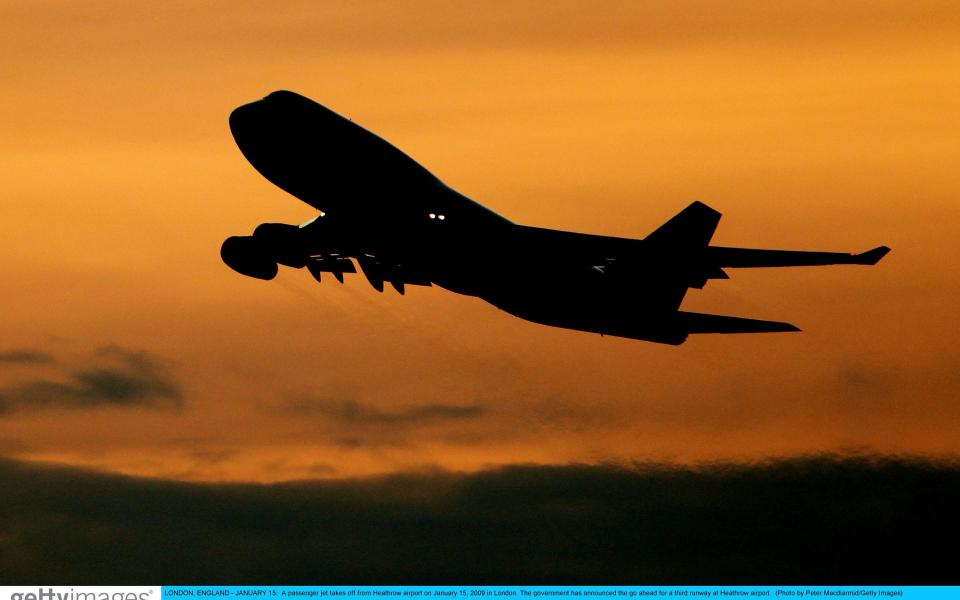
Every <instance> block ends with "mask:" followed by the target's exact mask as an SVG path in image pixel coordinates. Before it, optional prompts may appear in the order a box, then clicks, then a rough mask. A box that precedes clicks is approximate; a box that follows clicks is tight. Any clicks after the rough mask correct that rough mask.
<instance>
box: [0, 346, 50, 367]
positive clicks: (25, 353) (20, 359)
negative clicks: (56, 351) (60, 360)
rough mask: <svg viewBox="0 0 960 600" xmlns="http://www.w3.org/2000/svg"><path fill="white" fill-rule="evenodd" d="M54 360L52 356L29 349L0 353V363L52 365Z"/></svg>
mask: <svg viewBox="0 0 960 600" xmlns="http://www.w3.org/2000/svg"><path fill="white" fill-rule="evenodd" d="M54 362H56V359H55V358H54V357H53V355H52V354H49V353H47V352H43V351H41V350H33V349H30V348H17V349H13V350H4V351H0V363H20V364H52V363H54Z"/></svg>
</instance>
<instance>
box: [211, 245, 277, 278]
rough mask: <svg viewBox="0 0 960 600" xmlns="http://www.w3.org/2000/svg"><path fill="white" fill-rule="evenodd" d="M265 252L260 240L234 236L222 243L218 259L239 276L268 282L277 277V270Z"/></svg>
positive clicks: (275, 263) (273, 261)
mask: <svg viewBox="0 0 960 600" xmlns="http://www.w3.org/2000/svg"><path fill="white" fill-rule="evenodd" d="M265 250H266V249H265V248H264V247H263V244H262V243H261V240H258V239H257V238H255V237H253V236H249V235H235V236H231V237H228V238H227V239H226V240H224V241H223V245H222V246H220V258H222V259H223V262H225V263H226V264H227V266H228V267H230V268H231V269H233V270H234V271H236V272H237V273H240V274H241V275H246V276H247V277H255V278H256V279H266V280H269V279H273V278H274V277H276V276H277V271H278V270H279V269H278V267H277V262H276V261H275V260H273V259H272V258H270V256H269V255H268V253H267V252H266V251H265Z"/></svg>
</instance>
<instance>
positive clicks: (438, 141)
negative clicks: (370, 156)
mask: <svg viewBox="0 0 960 600" xmlns="http://www.w3.org/2000/svg"><path fill="white" fill-rule="evenodd" d="M588 11H589V12H588ZM0 65H2V69H0V73H2V74H3V77H2V78H0V131H3V135H2V136H0V158H2V162H3V169H2V171H0V174H2V175H0V176H2V182H3V190H4V191H3V196H2V198H3V201H2V206H3V218H2V225H0V232H2V237H0V265H2V268H3V276H2V277H0V331H2V336H0V408H2V407H3V406H4V403H6V406H7V407H8V410H7V411H6V412H2V413H0V454H5V455H9V456H16V457H18V458H21V459H30V460H53V461H60V462H66V463H70V464H75V465H81V466H91V467H96V468H102V469H108V470H116V471H121V472H125V473H134V474H142V475H151V476H158V477H168V478H180V479H215V480H223V479H231V480H243V479H254V480H283V479H291V478H304V477H340V476H350V475H355V474H364V473H377V472H389V471H395V470H406V469H420V468H434V467H441V468H449V469H475V468H479V467H482V466H485V465H493V464H506V463H517V462H544V463H565V462H571V461H586V462H600V461H627V460H675V461H699V460H739V459H758V458H763V457H769V456H780V455H789V454H796V453H816V452H824V451H828V452H847V451H858V452H883V453H909V454H933V455H944V454H954V455H955V454H956V453H957V452H958V451H960V442H958V440H960V402H958V400H957V398H958V391H960V375H958V372H960V369H958V367H960V364H958V362H960V361H958V358H960V351H958V349H957V342H958V338H960V336H958V327H957V324H956V312H957V309H956V307H957V305H958V303H960V283H958V282H960V278H958V277H957V275H956V273H957V265H958V264H960V241H958V237H960V236H958V234H960V227H958V226H960V201H958V198H960V118H958V117H957V106H960V7H958V6H957V5H956V3H952V2H923V1H921V2H910V3H906V2H875V1H873V2H846V3H837V2H803V3H795V4H787V3H770V2H760V1H757V2H740V3H735V4H734V3H716V2H708V1H683V2H676V1H673V0H671V1H669V2H667V1H664V2H657V1H655V2H645V3H633V2H625V3H623V4H622V5H620V4H614V3H607V2H591V3H588V4H583V3H573V2H552V3H534V2H528V3H524V2H513V1H512V2H484V3H475V4H462V3H449V2H439V1H438V2H427V1H424V2H404V3H381V2H365V3H353V2H324V3H318V2H271V3H254V2H229V3H222V4H220V5H218V6H215V5H213V4H208V3H194V2H163V3H129V2H119V1H118V2H71V3H61V2H46V3H45V2H36V1H31V2H6V3H4V4H3V5H2V7H0ZM277 88H287V89H292V90H295V91H298V92H300V93H303V94H304V95H307V96H309V97H312V98H314V99H316V100H317V101H319V102H321V103H323V104H325V105H327V106H329V107H331V108H332V109H334V110H336V111H338V112H340V113H342V114H344V115H346V116H349V117H351V118H353V119H354V120H355V121H357V122H358V123H360V124H362V125H364V126H365V127H367V128H368V129H370V130H372V131H374V132H376V133H378V134H379V135H382V136H383V137H385V138H386V139H388V140H390V141H391V142H393V143H394V144H395V145H397V146H398V147H400V148H401V149H403V150H405V151H406V152H407V153H409V154H410V155H411V156H413V157H414V158H415V159H416V160H418V161H419V162H420V163H421V164H423V165H425V166H426V167H427V168H428V169H430V170H431V171H433V172H434V173H435V174H436V175H438V176H439V177H440V178H441V179H443V180H444V181H445V182H446V183H448V184H449V185H451V186H452V187H454V188H455V189H457V190H458V191H460V192H462V193H464V194H466V195H468V196H470V197H471V198H474V199H475V200H478V201H480V202H482V203H484V204H486V205H487V206H489V207H491V208H492V209H494V210H496V211H498V212H501V213H503V214H504V215H505V216H507V217H509V218H511V219H513V220H515V221H518V222H521V223H527V224H535V225H541V226H546V227H556V228H563V229H573V230H578V231H587V232H594V233H602V234H610V235H622V236H631V237H642V236H644V235H646V234H647V233H648V232H649V231H650V230H652V229H653V228H655V227H656V226H657V225H659V224H660V223H661V222H663V221H664V220H666V219H667V218H669V217H670V216H671V215H673V214H674V213H675V212H677V211H679V210H680V209H681V208H683V207H684V206H686V205H687V204H689V203H690V202H691V201H693V200H702V201H704V202H706V203H708V204H709V205H711V206H713V207H714V208H716V209H717V210H719V211H721V212H722V213H723V214H724V219H723V220H722V221H721V224H720V228H719V230H718V232H717V235H716V236H715V238H714V242H715V243H717V244H719V245H731V246H733V245H742V246H748V247H771V248H795V249H816V250H842V251H861V250H865V249H868V248H871V247H873V246H876V245H879V244H886V245H889V246H891V247H892V248H893V253H891V255H890V256H889V257H887V258H886V259H884V261H883V262H882V263H881V264H880V265H879V266H877V267H876V268H873V269H870V268H862V267H860V268H858V267H832V268H830V267H826V268H811V269H782V270H757V271H743V270H741V271H732V272H731V275H732V277H733V278H732V279H731V280H730V281H720V282H712V283H711V284H710V286H709V287H708V288H707V289H706V290H704V291H702V292H700V291H696V290H693V291H691V292H690V294H689V295H688V296H687V299H686V301H685V304H684V306H685V307H686V308H688V309H690V310H697V311H703V312H713V313H720V314H735V315H740V316H751V317H756V318H761V319H772V320H783V321H789V322H792V323H795V324H797V325H798V326H800V327H801V328H802V329H803V330H804V332H803V333H801V334H779V335H778V334H770V335H746V336H699V337H696V336H695V337H692V338H691V339H690V341H688V342H687V343H686V344H685V345H683V346H681V347H679V348H673V347H667V346H660V345H655V344H649V343H644V342H638V341H631V340H621V339H615V338H609V337H605V338H601V337H599V336H596V335H589V334H585V333H578V332H572V331H564V330H559V329H551V328H547V327H543V326H539V325H534V324H531V323H527V322H524V321H521V320H518V319H515V318H513V317H510V316H508V315H506V314H505V313H502V312H499V311H497V310H496V309H494V308H493V307H491V306H488V305H486V304H484V303H483V302H482V301H479V300H476V299H472V298H467V297H462V296H457V295H455V294H452V293H449V292H445V291H443V290H440V289H422V288H415V289H410V290H408V292H407V295H406V296H405V297H399V296H397V295H396V294H394V293H393V292H392V291H390V290H388V291H387V292H386V293H384V294H382V295H381V294H377V293H376V292H375V291H374V290H373V289H371V288H370V286H369V285H367V283H366V282H365V281H363V280H362V278H358V277H356V276H355V277H354V278H353V279H351V280H349V281H348V282H347V284H346V285H345V286H340V285H338V284H336V283H326V282H325V283H324V284H323V285H316V284H315V283H314V282H313V281H312V279H311V278H310V277H309V275H308V274H306V273H304V272H299V271H291V270H289V269H288V270H283V271H282V272H281V275H280V276H279V277H278V279H277V280H275V281H273V282H270V283H264V282H261V281H254V280H250V279H246V278H244V277H241V276H239V275H237V274H235V273H233V272H232V271H230V270H229V269H228V268H227V267H225V266H224V265H223V264H222V263H221V262H220V258H219V252H218V250H219V246H220V243H221V241H222V240H223V239H224V238H226V237H227V236H230V235H238V234H248V233H249V232H250V231H252V229H253V227H254V226H256V225H257V224H259V223H261V222H264V221H283V222H300V221H304V220H307V219H309V218H311V217H312V216H313V212H312V209H310V208H309V207H308V206H306V205H304V204H302V203H300V202H298V201H297V200H295V199H294V198H292V197H290V196H288V195H286V194H285V193H284V192H282V191H280V190H279V189H276V188H274V187H273V186H272V185H271V184H269V183H268V182H267V181H266V180H264V179H263V178H261V177H260V176H259V175H258V174H257V173H256V172H255V171H254V170H253V169H252V167H250V166H249V165H248V164H247V163H246V161H245V160H244V159H243V157H242V156H241V154H240V152H239V151H238V150H237V148H236V146H235V145H234V143H233V140H232V138H231V137H230V133H229V130H228V128H227V115H228V114H229V112H230V110H231V109H232V108H233V107H235V106H237V105H239V104H242V103H245V102H248V101H250V100H253V99H256V98H259V97H261V96H263V95H265V94H266V93H268V92H270V91H272V90H274V89H277ZM28 351H29V352H32V353H33V354H29V353H28ZM97 373H99V374H100V375H102V376H104V377H106V378H107V380H104V379H102V378H101V379H98V378H97V377H99V376H98V375H96V374H97ZM91 374H93V375H91ZM109 377H121V378H124V377H125V378H128V379H129V380H132V381H134V382H137V385H145V386H146V387H145V388H144V391H143V398H142V399H141V400H142V401H134V402H130V403H129V405H126V404H125V405H116V404H118V403H117V402H99V403H98V402H95V401H94V400H93V399H94V398H95V396H96V390H99V389H100V388H98V387H97V385H99V383H102V382H103V381H107V383H110V381H114V380H112V379H109ZM123 381H127V379H124V380H123ZM151 386H152V387H151ZM165 386H166V387H165ZM158 390H159V391H158ZM164 390H165V392H164ZM104 404H114V405H113V406H104Z"/></svg>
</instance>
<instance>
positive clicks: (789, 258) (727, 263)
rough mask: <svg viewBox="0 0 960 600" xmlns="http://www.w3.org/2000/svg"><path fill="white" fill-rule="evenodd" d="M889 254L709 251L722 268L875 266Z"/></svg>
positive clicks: (882, 248)
mask: <svg viewBox="0 0 960 600" xmlns="http://www.w3.org/2000/svg"><path fill="white" fill-rule="evenodd" d="M887 252H890V248H887V247H886V246H880V247H878V248H874V249H873V250H868V251H866V252H861V253H860V254H849V253H847V252H807V251H803V250H761V249H757V248H724V247H722V246H710V247H709V248H707V260H709V261H710V263H711V264H713V265H716V266H717V267H720V268H724V267H732V268H742V267H803V266H819V265H875V264H877V262H878V261H879V260H880V259H881V258H883V257H884V256H886V255H887Z"/></svg>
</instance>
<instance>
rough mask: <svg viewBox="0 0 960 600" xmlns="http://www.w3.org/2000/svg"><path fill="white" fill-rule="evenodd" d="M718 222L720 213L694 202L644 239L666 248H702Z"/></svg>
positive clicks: (711, 235) (707, 242) (701, 203)
mask: <svg viewBox="0 0 960 600" xmlns="http://www.w3.org/2000/svg"><path fill="white" fill-rule="evenodd" d="M719 222H720V213H718V212H717V211H715V210H713V209H712V208H710V207H709V206H707V205H706V204H704V203H703V202H694V203H693V204H691V205H690V206H688V207H686V208H685V209H683V210H682V211H680V212H679V213H677V214H676V216H674V217H673V218H672V219H670V220H669V221H667V222H666V223H664V224H663V225H661V226H660V227H659V228H657V230H656V231H654V232H653V233H651V234H650V235H648V236H647V237H646V239H645V240H644V241H646V242H650V243H652V244H655V245H657V246H663V247H668V248H677V249H680V248H704V247H706V245H707V244H709V243H710V238H712V237H713V232H714V231H716V229H717V224H718V223H719Z"/></svg>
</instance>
